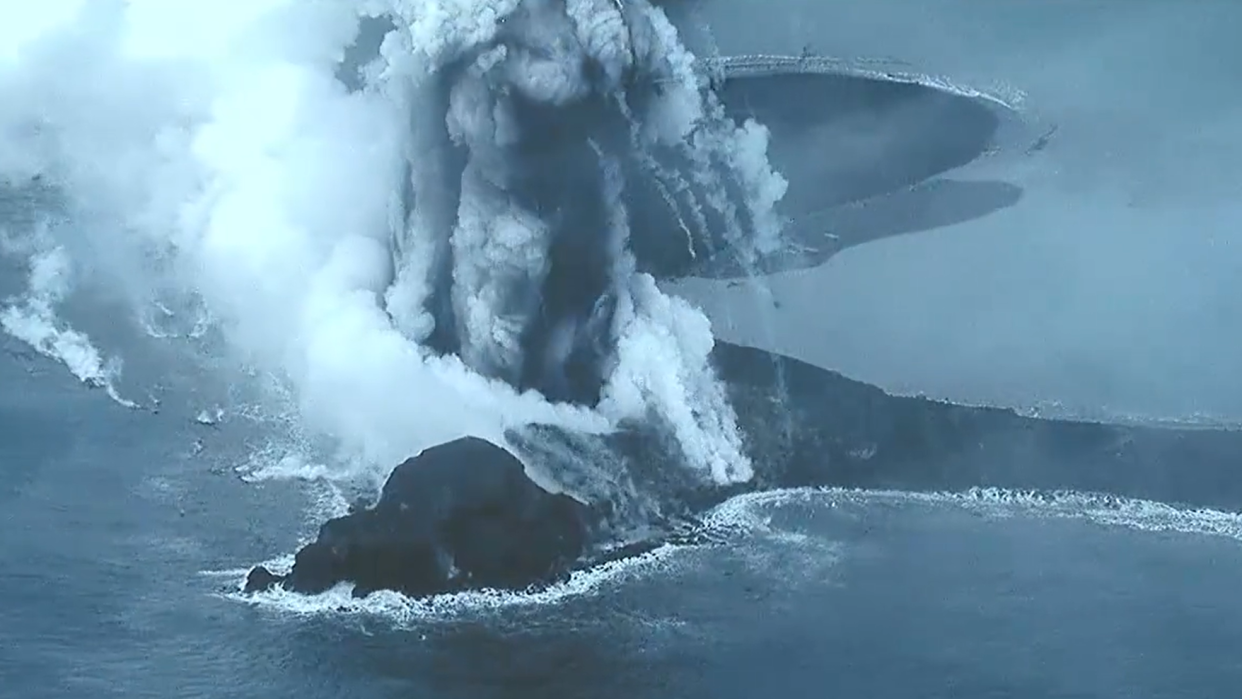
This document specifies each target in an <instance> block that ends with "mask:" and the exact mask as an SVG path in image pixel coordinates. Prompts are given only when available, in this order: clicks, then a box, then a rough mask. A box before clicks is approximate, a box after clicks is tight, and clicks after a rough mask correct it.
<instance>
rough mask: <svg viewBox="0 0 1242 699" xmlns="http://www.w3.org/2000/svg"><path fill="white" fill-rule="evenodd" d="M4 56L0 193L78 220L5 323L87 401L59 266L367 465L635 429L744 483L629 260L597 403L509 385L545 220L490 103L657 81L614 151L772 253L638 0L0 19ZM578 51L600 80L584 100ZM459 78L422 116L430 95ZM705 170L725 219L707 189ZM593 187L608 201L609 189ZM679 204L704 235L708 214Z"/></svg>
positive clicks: (129, 11) (223, 8) (404, 3)
mask: <svg viewBox="0 0 1242 699" xmlns="http://www.w3.org/2000/svg"><path fill="white" fill-rule="evenodd" d="M381 15H383V16H388V17H390V18H392V19H393V22H394V24H395V25H396V28H395V30H393V31H391V32H390V33H389V34H388V35H387V37H386V39H385V40H384V43H383V45H382V48H381V50H380V56H379V58H378V59H377V60H376V61H375V62H374V63H372V64H370V65H367V66H364V70H363V71H362V73H363V75H364V78H365V84H364V86H363V88H362V89H360V90H355V91H350V90H349V89H347V87H346V86H345V85H344V84H342V83H341V82H340V81H339V80H338V79H337V77H336V71H337V70H338V68H339V66H340V63H341V60H342V57H343V55H344V54H345V51H346V49H347V48H348V47H349V46H350V44H351V43H352V42H353V41H354V39H355V37H356V35H357V32H358V27H359V22H360V20H361V19H362V18H363V16H381ZM506 32H507V34H504V36H503V38H505V41H504V42H503V43H498V42H497V41H496V40H497V38H498V37H499V36H501V33H506ZM0 46H2V47H3V51H4V53H0V187H3V186H9V187H21V186H25V185H26V183H28V182H29V181H30V180H31V178H33V177H36V176H38V177H40V178H41V179H42V180H43V181H44V182H46V183H48V184H49V185H51V186H54V187H57V188H59V189H60V190H62V192H63V195H64V197H65V198H66V201H67V202H68V210H69V215H70V216H73V217H77V218H78V219H80V220H81V221H89V222H90V225H78V226H72V227H66V228H65V229H64V230H65V231H66V232H58V234H62V233H63V235H64V236H65V237H64V238H63V239H60V240H57V241H56V243H57V245H56V246H55V247H54V248H52V252H50V253H47V255H48V256H46V257H41V258H39V259H38V260H36V261H35V263H34V264H33V266H32V267H33V273H32V282H31V290H30V293H29V294H28V295H27V297H26V298H25V300H24V301H23V302H22V303H19V304H17V305H14V306H12V307H10V308H9V309H7V310H6V311H5V312H4V315H3V323H4V328H5V329H6V330H7V331H8V332H9V333H11V334H13V335H15V336H17V337H19V338H21V339H23V340H25V341H27V342H29V343H31V344H32V345H34V346H35V347H38V348H40V351H45V352H49V353H55V354H56V356H58V357H60V358H61V359H62V360H64V361H65V362H66V363H68V364H69V365H70V366H71V368H73V369H74V371H75V373H77V374H78V375H79V376H81V377H83V378H84V380H99V381H105V382H106V381H107V380H108V377H109V376H110V374H109V373H108V367H107V362H105V361H103V360H102V359H101V358H100V357H99V355H98V353H97V352H94V350H93V349H92V348H91V346H90V344H89V342H87V341H86V339H85V337H83V336H80V335H78V334H75V333H74V332H73V331H72V330H71V329H68V328H67V327H65V326H63V325H62V324H59V323H58V322H57V321H56V319H55V316H54V315H53V309H54V306H55V304H56V303H58V302H59V301H60V300H61V299H63V298H64V296H65V294H67V293H68V292H69V287H68V285H67V284H68V276H67V269H68V264H69V258H68V257H67V255H75V256H76V255H83V256H89V257H90V263H91V268H92V269H93V270H94V271H95V272H97V273H102V274H104V275H109V276H110V278H111V279H112V280H113V281H114V282H115V283H116V284H117V285H118V286H120V287H123V288H125V289H126V290H127V291H128V293H129V296H130V297H132V298H133V299H135V300H136V302H140V303H149V302H151V301H153V299H152V298H150V296H151V294H152V293H153V292H152V290H155V289H176V290H177V292H178V293H182V294H188V295H192V296H194V297H195V298H197V299H201V302H202V304H203V305H204V307H205V309H204V310H205V314H206V315H207V316H209V317H211V318H212V319H214V321H215V322H216V323H218V324H219V329H220V330H221V331H222V333H223V335H224V336H225V337H226V338H227V339H228V341H229V344H230V346H231V348H232V349H233V351H234V352H235V353H236V359H237V360H238V361H241V362H245V363H247V364H251V365H254V366H257V367H259V368H261V369H262V370H264V371H267V372H271V373H274V374H277V375H279V376H281V377H283V379H284V380H285V381H286V382H287V383H288V384H289V385H290V386H291V387H292V389H293V395H295V396H296V397H297V400H298V403H299V405H300V408H301V419H302V421H303V423H304V425H305V426H306V427H307V428H309V429H311V430H313V431H316V432H319V433H322V434H325V435H328V436H330V437H333V438H335V439H336V440H338V441H339V442H340V443H341V445H342V447H343V448H344V449H345V450H347V451H348V452H350V453H352V454H353V455H354V456H355V457H358V458H361V459H363V460H365V461H367V462H370V463H373V464H375V465H376V466H378V467H381V468H387V467H390V466H391V465H392V464H394V463H396V462H398V461H399V460H401V459H403V458H405V457H407V456H409V455H410V454H412V453H414V452H416V451H418V450H419V449H422V448H424V447H426V446H429V445H431V444H434V443H437V442H440V441H444V440H447V439H451V438H454V437H457V436H461V435H464V434H475V435H479V436H482V437H486V438H491V439H497V440H499V439H501V435H502V433H503V431H504V430H505V429H506V428H507V427H510V426H513V425H517V424H524V423H529V422H551V423H556V424H561V425H565V426H568V427H572V428H575V429H581V430H587V431H602V430H607V429H610V428H611V427H612V426H613V425H615V424H616V422H617V421H618V420H620V419H623V418H627V417H642V416H646V415H649V414H652V413H654V414H656V415H659V416H660V417H662V418H663V419H664V421H665V422H667V423H668V425H669V426H670V427H671V429H672V430H673V432H674V433H675V435H676V437H677V438H678V441H679V442H680V443H681V445H682V447H683V449H684V451H685V454H686V456H687V458H688V460H689V462H690V463H691V464H692V465H694V466H696V467H698V468H702V469H704V470H705V471H707V472H710V473H711V474H712V476H713V477H715V478H717V479H719V480H722V481H731V480H737V479H745V478H748V477H749V475H750V467H749V463H748V462H747V459H746V457H745V455H744V452H743V448H742V447H743V445H742V441H741V437H740V435H739V433H738V430H737V426H736V424H735V422H736V420H735V416H734V414H733V412H732V409H731V408H730V406H729V405H728V402H727V400H726V399H725V394H724V390H723V388H722V387H721V386H720V384H719V382H718V381H717V380H716V378H715V377H714V376H713V375H712V372H711V370H710V366H709V364H708V353H709V352H710V350H711V347H712V342H713V340H712V334H711V330H710V326H709V324H708V322H707V320H706V318H705V317H704V316H703V314H702V313H701V312H699V311H698V310H697V309H695V308H692V307H691V306H690V305H688V304H687V303H685V302H684V301H681V300H679V299H674V298H669V297H667V296H665V295H664V294H663V293H661V292H660V291H659V290H658V289H657V288H656V286H655V284H654V282H653V280H651V279H650V278H649V277H646V276H645V275H640V274H638V273H636V272H634V271H633V264H632V261H628V258H627V257H626V256H625V255H618V260H619V262H618V264H619V265H620V268H619V270H618V272H619V274H618V277H617V279H618V282H617V285H618V288H616V289H612V290H611V291H612V293H613V294H615V295H616V297H617V299H618V304H617V305H618V310H617V316H616V318H615V319H614V320H613V321H612V322H613V324H614V327H613V331H614V334H615V336H616V337H617V338H618V348H617V351H618V354H617V361H616V364H615V368H614V369H613V370H612V373H611V374H610V375H609V378H608V381H607V385H606V386H605V389H604V398H603V400H602V402H601V404H600V405H599V406H598V407H597V408H596V409H586V408H581V407H573V406H568V405H562V404H552V403H549V402H548V401H546V400H544V399H543V398H542V397H541V396H539V395H538V394H535V393H532V392H527V393H518V392H517V391H516V390H514V389H513V388H512V387H511V386H510V385H509V383H508V382H507V381H506V380H505V379H509V378H511V376H512V371H513V367H514V366H516V364H517V362H518V361H519V359H520V357H519V356H518V355H517V352H518V348H517V344H516V342H517V340H516V338H517V334H518V332H519V331H520V328H521V323H522V322H523V320H524V319H525V318H528V317H529V316H530V315H531V314H532V313H533V312H534V311H533V309H534V308H535V307H537V305H538V298H537V289H538V281H539V280H540V279H541V278H542V275H544V274H546V272H547V265H548V260H547V256H546V255H547V250H548V240H547V231H548V226H547V222H546V221H544V220H542V219H541V218H540V217H539V216H537V215H534V214H532V213H531V212H529V211H525V210H522V209H521V208H519V207H517V206H516V205H513V204H511V203H510V201H509V198H508V197H507V196H506V187H507V185H508V180H507V174H506V163H507V160H506V156H505V148H506V147H507V146H508V145H510V144H512V143H513V142H514V139H516V138H518V137H519V134H516V133H514V131H513V124H512V123H511V120H510V117H509V115H508V114H507V112H506V108H505V103H504V99H502V93H503V92H504V90H518V91H520V92H521V93H522V94H524V95H526V96H527V97H529V98H531V99H533V100H536V101H539V102H541V103H544V104H549V105H561V104H570V103H573V102H575V101H576V100H580V99H582V98H583V97H584V96H585V95H587V94H589V93H591V91H595V92H596V93H598V92H600V91H604V92H610V91H612V90H614V89H616V88H617V87H618V86H620V85H622V84H623V82H624V80H625V76H626V75H627V74H629V73H631V72H632V71H639V72H640V73H642V74H648V75H651V76H654V77H655V78H658V79H660V80H661V81H662V82H663V83H665V89H664V90H663V96H662V97H661V98H660V99H658V100H657V101H656V103H655V105H654V106H653V107H651V109H650V110H649V113H645V114H637V115H632V117H633V118H634V120H635V128H634V139H635V145H637V146H638V147H640V148H655V147H657V146H662V147H670V146H672V147H676V148H678V149H680V150H681V151H683V152H684V153H685V154H686V155H687V157H688V160H689V161H690V162H693V163H695V164H696V167H694V168H692V169H691V170H692V171H691V172H690V173H689V179H690V180H691V181H693V182H694V184H695V186H696V187H697V188H698V189H699V190H700V191H703V192H706V195H705V196H706V199H707V201H706V202H705V205H706V206H707V207H709V208H712V209H715V210H716V211H718V212H720V213H721V214H722V216H723V219H724V220H725V221H727V222H729V224H728V225H730V226H731V227H736V226H737V225H738V223H737V221H738V219H739V217H740V214H739V213H738V212H737V211H736V208H737V206H738V205H739V204H740V205H741V206H743V207H744V209H745V211H746V215H747V216H749V217H750V219H752V220H753V221H754V224H755V228H756V229H758V231H759V233H760V235H758V240H756V241H754V242H753V243H750V245H753V246H755V247H757V248H760V249H762V248H765V247H770V246H771V245H772V244H774V241H775V236H776V233H777V229H778V226H777V223H776V220H775V218H774V216H773V214H772V205H773V204H774V203H775V202H776V201H777V200H778V199H779V198H780V197H781V196H782V194H783V192H784V181H783V180H782V179H781V178H780V177H779V176H778V175H776V174H774V173H773V172H772V171H771V169H770V167H769V166H768V164H767V160H766V155H765V152H766V138H767V133H766V130H765V129H763V128H762V127H761V126H758V125H756V124H753V123H748V124H746V125H743V126H741V127H738V126H737V125H735V124H732V123H731V122H729V121H728V120H726V119H724V118H723V113H722V112H721V110H720V107H719V104H718V103H716V102H715V100H714V97H712V96H711V94H710V93H709V92H708V91H707V90H705V89H704V86H703V85H701V84H700V78H699V76H698V75H697V74H696V73H695V71H694V69H693V61H694V57H693V56H691V55H690V54H689V52H688V51H686V49H685V48H684V47H683V46H682V45H681V43H680V41H679V40H678V38H677V33H676V31H675V29H674V28H673V27H672V25H671V24H670V23H669V22H668V20H667V19H666V18H665V17H664V15H663V13H662V11H660V10H659V9H658V8H654V7H652V6H651V5H649V4H648V3H647V2H646V0H637V1H630V2H625V3H622V4H621V5H618V4H617V3H615V2H613V0H521V1H520V2H519V0H245V1H244V2H243V1H242V0H98V1H95V0H78V1H77V2H73V1H68V0H66V1H63V2H51V1H50V0H46V1H44V2H39V3H16V2H11V3H6V4H4V5H3V6H2V7H0ZM584 57H589V58H591V59H593V60H595V61H597V62H598V64H599V65H600V66H602V67H603V74H604V75H603V79H602V81H601V80H600V79H598V78H595V79H593V80H588V78H587V76H586V74H585V73H584V70H583V60H584ZM463 61H464V63H465V64H466V65H467V66H468V69H467V70H466V71H464V72H463V73H462V74H461V77H459V78H456V79H455V80H456V82H455V83H454V85H453V88H452V90H451V97H450V99H449V100H448V103H447V104H442V103H440V102H438V101H437V98H436V97H435V95H434V90H431V89H429V87H428V85H429V81H430V78H431V77H432V76H434V75H436V74H437V72H438V71H440V70H441V69H442V68H444V67H445V66H447V65H449V64H450V63H458V62H463ZM498 81H503V85H504V90H498V89H497V85H498V84H499V83H498ZM446 125H447V128H448V132H449V133H450V135H451V136H452V137H454V138H455V139H457V140H458V142H459V143H461V144H463V145H464V146H466V148H467V150H468V151H469V158H468V163H467V165H466V170H465V173H464V175H460V178H461V190H462V191H461V196H460V200H459V202H458V204H457V205H456V206H453V207H447V206H445V205H444V204H443V202H444V201H445V199H444V197H441V196H438V194H437V192H438V191H439V190H440V189H442V188H443V187H444V180H445V173H446V172H448V170H447V169H446V163H445V159H444V158H443V157H442V156H443V153H442V152H440V151H437V148H439V147H440V146H439V145H438V144H437V143H435V140H434V138H433V137H432V136H429V135H428V134H429V133H432V132H434V131H435V128H434V127H437V126H438V127H440V128H443V127H445V126H446ZM721 163H723V164H724V165H725V166H726V167H728V168H730V169H731V170H732V172H733V173H734V177H736V178H737V179H738V180H739V181H740V183H741V188H742V192H743V195H744V196H743V199H744V201H741V202H736V201H734V200H735V199H736V197H733V198H729V197H727V196H726V190H725V188H724V186H723V184H722V183H721V181H720V179H719V176H718V175H713V174H712V172H713V170H712V166H713V165H715V166H716V167H717V168H718V167H719V165H720V164H721ZM605 166H606V163H605V164H604V165H601V167H605ZM612 180H616V178H615V177H614V178H612ZM610 181H611V180H610ZM665 184H669V183H667V182H666V183H665ZM673 184H674V185H675V184H676V183H673ZM612 186H613V188H614V189H615V190H617V191H613V192H611V193H609V195H610V196H611V198H612V200H613V201H614V206H615V207H620V206H621V205H620V199H619V194H618V192H619V191H620V188H621V187H622V186H623V183H618V182H615V181H613V185H612ZM407 187H408V188H412V190H413V194H414V196H413V198H412V200H413V201H414V202H415V205H414V207H413V209H412V210H408V211H407V210H406V209H405V208H404V207H405V203H404V202H406V201H407V198H406V197H405V196H404V192H403V189H404V188H407ZM671 189H674V190H677V191H681V189H680V188H678V187H675V186H674V187H671ZM681 204H682V205H684V206H690V207H691V208H693V209H695V210H699V213H698V214H697V218H698V219H699V220H701V219H702V213H701V209H702V208H703V206H704V204H699V203H698V202H694V201H691V202H688V203H687V202H681ZM612 215H613V219H614V223H613V228H614V229H615V230H613V231H611V232H610V235H608V236H601V239H604V238H607V239H609V240H611V241H612V244H614V245H617V246H618V247H619V246H621V245H623V244H624V241H625V239H626V237H627V236H628V232H627V231H626V230H625V217H624V215H623V212H620V210H619V208H618V210H617V211H614V212H612ZM445 231H449V232H451V234H450V235H447V236H446V235H445V233H444V232H445ZM70 232H71V233H70ZM670 234H672V232H670ZM730 239H731V240H734V239H736V240H737V241H738V242H739V243H740V242H741V238H740V236H738V235H733V234H731V235H730ZM394 251H395V252H394ZM450 254H451V256H452V259H453V268H452V284H453V298H452V301H453V305H454V308H455V311H456V316H457V320H458V324H459V325H460V326H461V327H460V328H459V330H458V334H459V335H460V339H461V340H462V352H461V356H460V357H455V356H450V357H438V356H434V355H433V354H432V353H431V352H430V351H429V350H428V349H427V348H426V347H425V346H424V345H425V341H426V339H427V337H428V336H429V334H430V333H431V332H432V330H433V325H434V319H433V318H432V316H431V315H430V314H429V313H428V312H427V311H426V303H427V301H428V300H429V299H430V298H431V296H432V294H433V293H434V292H435V291H436V289H437V288H438V287H437V284H439V283H440V281H442V280H437V279H436V278H435V270H436V269H437V268H438V265H439V261H441V260H446V259H449V258H448V257H447V256H448V255H450ZM145 310H146V309H136V311H139V312H143V311H145ZM88 377H97V378H89V379H88ZM106 385H110V384H106Z"/></svg>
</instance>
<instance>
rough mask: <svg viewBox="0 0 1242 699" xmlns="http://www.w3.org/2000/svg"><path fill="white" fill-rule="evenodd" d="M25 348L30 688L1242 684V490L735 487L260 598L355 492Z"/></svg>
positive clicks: (9, 472)
mask: <svg viewBox="0 0 1242 699" xmlns="http://www.w3.org/2000/svg"><path fill="white" fill-rule="evenodd" d="M4 349H5V355H4V358H3V360H2V362H0V382H2V384H3V386H4V387H5V390H4V391H3V393H0V464H3V473H4V479H3V486H2V490H0V506H2V511H3V517H4V527H3V529H4V536H3V537H0V561H3V567H4V571H5V574H4V575H3V576H0V600H3V602H2V603H0V695H2V696H6V697H10V696H11V697H14V699H18V698H20V699H42V698H43V697H48V698H51V697H94V698H100V699H103V698H106V697H126V698H135V697H161V698H166V697H251V696H253V697H260V696H262V697H286V696H288V697H292V696H297V697H304V698H307V699H309V698H312V697H334V698H335V697H343V696H347V697H359V698H371V697H411V696H417V697H434V698H438V697H557V698H561V697H679V698H682V697H761V696H785V697H801V696H805V697H820V696H841V697H955V698H960V697H1226V696H1232V692H1233V691H1234V689H1235V688H1236V687H1237V686H1239V683H1242V655H1239V653H1238V650H1239V649H1242V598H1240V597H1239V595H1238V594H1237V585H1236V581H1237V580H1238V579H1240V578H1242V517H1238V516H1235V515H1229V514H1223V513H1212V512H1181V511H1178V510H1175V509H1172V508H1169V507H1166V506H1162V505H1157V504H1153V503H1140V502H1127V501H1115V500H1098V499H1097V500H1093V499H1090V498H1086V497H1075V496H1071V495H1063V496H1061V497H1059V498H1040V497H1033V496H1024V495H1022V494H1018V493H1004V492H990V491H976V492H972V493H964V494H945V495H909V494H900V493H866V492H845V491H823V492H810V491H804V492H797V491H795V492H785V493H769V494H761V495H752V496H747V497H744V498H741V499H739V500H735V501H732V502H729V503H726V504H725V505H723V506H721V507H720V508H719V509H718V510H717V511H716V512H715V513H713V515H712V517H711V521H712V523H713V525H714V526H716V527H717V528H718V529H719V531H720V532H721V535H720V537H719V539H720V543H718V544H715V545H710V546H703V547H699V548H681V549H665V550H661V551H657V552H656V553H654V554H652V555H650V556H648V557H647V558H645V559H641V560H638V561H634V562H629V563H625V564H621V565H619V566H616V567H613V568H610V569H604V570H596V571H590V572H588V573H585V574H582V575H580V576H578V577H576V578H575V579H574V580H572V581H571V582H569V583H567V584H565V585H562V586H560V587H558V588H555V589H553V590H551V591H548V592H544V593H541V594H537V595H528V596H522V595H461V596H454V597H447V598H441V599H437V600H433V601H430V602H425V603H415V602H412V601H410V600H404V599H401V598H399V597H396V596H386V595H378V596H375V597H372V598H369V599H367V600H363V601H357V600H352V599H350V598H349V596H348V594H347V593H346V592H344V591H335V592H332V593H328V594H327V595H324V596H322V597H319V598H300V597H296V596H282V595H269V596H266V597H260V598H259V599H258V600H246V599H244V598H241V597H240V596H237V595H236V594H235V590H236V586H237V584H238V583H239V581H240V577H241V575H243V574H244V570H243V569H244V567H245V566H247V565H250V564H252V563H255V562H258V561H260V560H265V559H267V558H271V557H273V556H278V555H280V554H282V553H289V552H291V551H292V550H293V548H294V546H295V545H296V543H297V541H298V540H299V537H304V536H306V535H308V534H309V533H311V532H312V531H313V528H314V526H315V519H314V517H313V516H310V515H308V513H313V512H316V511H319V512H323V511H325V508H328V507H330V506H331V501H330V499H328V498H326V493H327V490H326V489H325V488H323V487H317V486H316V485H315V484H314V483H313V482H312V481H306V480H303V479H301V478H292V479H290V480H284V479H279V478H276V479H271V480H258V481H256V480H254V479H253V478H250V479H249V480H247V479H246V478H243V476H245V475H246V474H247V473H250V471H248V470H247V464H252V462H253V455H254V453H256V450H258V449H259V447H260V445H262V444H264V442H263V440H262V435H261V430H259V429H257V428H255V427H254V426H253V425H252V424H248V423H247V422H246V421H244V420H234V421H232V422H231V421H230V420H228V419H227V418H226V419H223V420H221V421H220V422H218V423H217V424H204V423H203V422H200V418H202V417H203V416H202V415H199V414H198V411H195V410H193V409H189V408H186V407H185V406H189V405H190V403H192V401H181V402H182V403H185V406H178V405H176V403H177V402H178V401H176V400H174V399H171V398H170V399H168V400H166V401H165V402H164V403H163V405H162V409H161V410H160V412H159V413H158V414H152V413H151V412H148V411H136V410H131V409H127V408H124V407H121V406H119V405H117V404H116V403H115V402H113V401H112V400H110V399H109V398H108V397H107V396H106V395H105V394H104V393H103V392H102V391H93V390H87V389H85V388H84V387H82V386H81V385H80V384H79V383H78V382H76V381H75V380H74V379H72V378H71V377H68V376H67V375H66V374H65V372H63V371H62V370H61V369H60V368H59V367H58V366H56V365H53V364H51V363H50V362H45V361H44V360H43V359H41V358H37V357H31V356H29V355H26V354H23V353H22V352H21V351H20V348H19V347H17V346H16V345H14V344H13V343H11V342H7V341H6V344H5V345H4ZM205 422H211V420H206V421H205ZM238 467H242V468H241V469H240V470H239V468H238ZM302 473H303V474H305V473H308V472H307V471H305V470H303V471H302Z"/></svg>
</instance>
